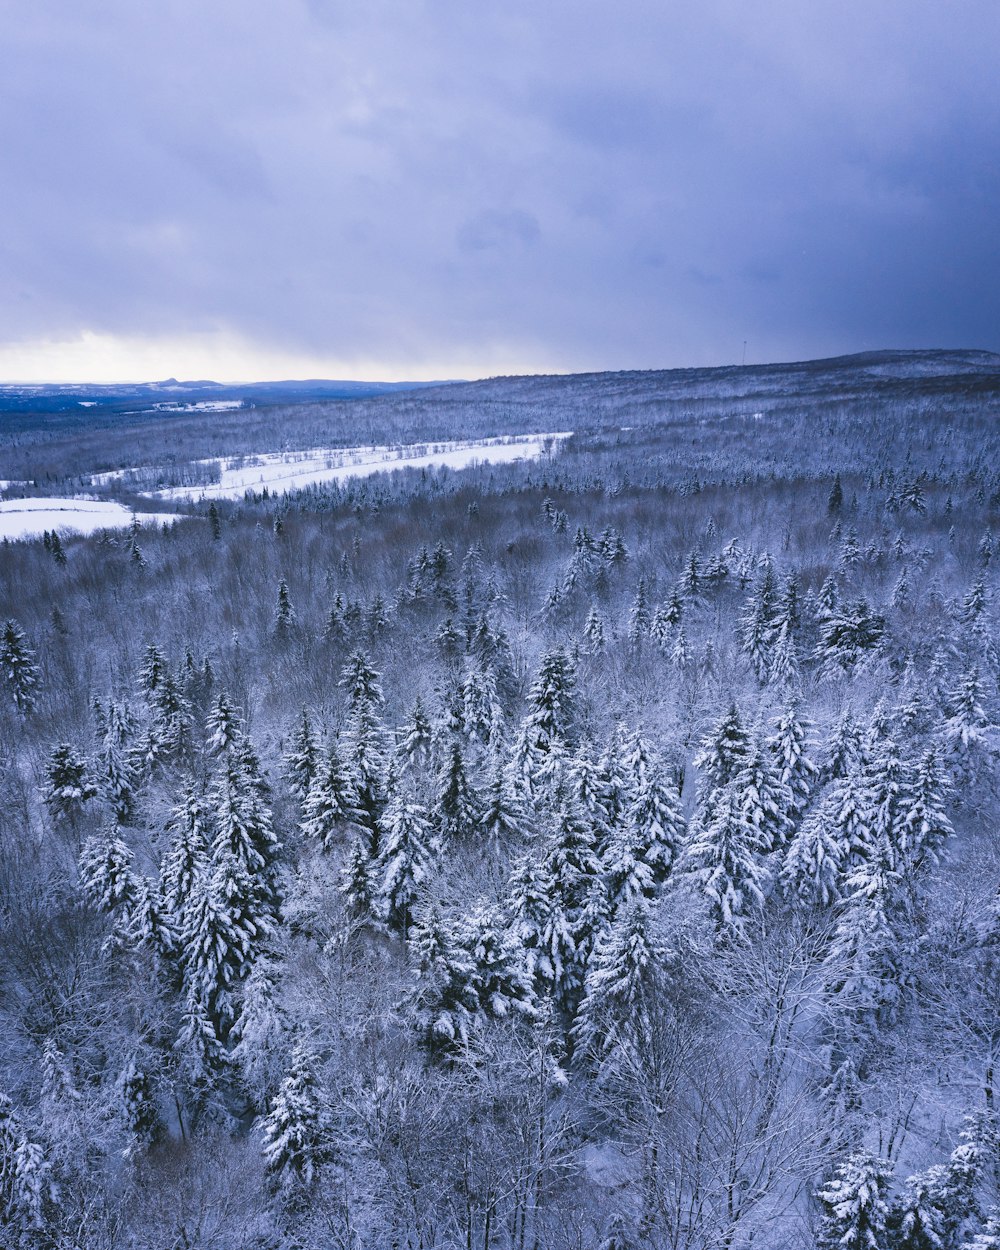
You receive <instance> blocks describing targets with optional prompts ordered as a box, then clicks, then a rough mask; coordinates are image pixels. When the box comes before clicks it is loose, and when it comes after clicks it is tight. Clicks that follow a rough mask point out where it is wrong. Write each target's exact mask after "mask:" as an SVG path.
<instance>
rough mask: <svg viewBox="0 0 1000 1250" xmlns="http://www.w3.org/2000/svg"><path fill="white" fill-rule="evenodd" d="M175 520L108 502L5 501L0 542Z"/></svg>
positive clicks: (0, 508) (171, 514) (0, 509)
mask: <svg viewBox="0 0 1000 1250" xmlns="http://www.w3.org/2000/svg"><path fill="white" fill-rule="evenodd" d="M133 518H135V520H137V521H138V522H139V524H140V525H160V524H164V523H170V522H172V521H177V520H179V519H180V518H179V516H178V514H177V513H176V512H132V510H131V509H130V508H126V507H124V506H123V505H122V504H120V503H114V502H113V501H112V500H110V499H58V498H38V499H7V500H4V501H2V502H0V539H3V538H11V539H18V538H38V537H39V536H40V535H41V534H43V533H44V532H45V531H46V530H58V531H59V532H60V533H62V534H93V533H95V532H96V531H97V530H105V529H127V528H128V526H130V525H131V524H132V520H133Z"/></svg>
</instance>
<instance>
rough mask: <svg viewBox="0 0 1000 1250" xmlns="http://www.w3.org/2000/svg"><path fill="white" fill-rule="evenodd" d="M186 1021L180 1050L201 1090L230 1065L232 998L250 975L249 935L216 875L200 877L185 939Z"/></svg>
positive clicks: (182, 944) (188, 912)
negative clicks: (247, 971)
mask: <svg viewBox="0 0 1000 1250" xmlns="http://www.w3.org/2000/svg"><path fill="white" fill-rule="evenodd" d="M180 952H181V961H182V971H183V987H184V1019H183V1023H182V1026H181V1032H180V1036H179V1037H178V1041H177V1045H178V1048H179V1049H180V1050H181V1051H182V1052H183V1053H184V1054H185V1058H186V1066H187V1068H188V1071H189V1074H190V1076H191V1077H192V1079H193V1084H194V1085H195V1087H196V1089H199V1090H203V1089H205V1088H206V1087H207V1086H209V1085H211V1084H212V1083H213V1082H214V1080H215V1078H216V1077H217V1075H218V1074H219V1072H220V1071H221V1070H222V1068H223V1067H224V1066H225V1064H226V1060H227V1055H226V1041H227V1039H228V1037H229V1032H230V1029H231V1028H232V1025H233V1020H234V1018H235V1008H234V1005H233V992H234V988H235V985H236V983H237V981H238V979H239V977H240V976H241V975H242V974H243V972H244V971H245V969H246V959H247V954H248V951H247V934H246V933H245V932H243V931H241V930H240V927H239V925H238V923H237V919H236V918H235V917H234V916H233V914H232V912H231V910H230V907H229V904H228V901H227V899H226V896H225V893H224V890H223V883H222V882H221V881H220V880H219V879H218V876H217V875H216V874H212V875H211V876H209V875H208V874H205V875H202V876H200V877H198V878H197V879H196V881H195V886H194V891H193V892H192V895H191V898H190V900H189V902H188V906H187V909H186V912H185V916H184V928H183V930H182V932H181V935H180Z"/></svg>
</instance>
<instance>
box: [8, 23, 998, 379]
mask: <svg viewBox="0 0 1000 1250" xmlns="http://www.w3.org/2000/svg"><path fill="white" fill-rule="evenodd" d="M0 24H2V25H0V29H2V31H3V36H4V69H3V72H2V76H0V167H2V175H3V177H2V183H0V185H2V187H3V195H2V196H0V272H2V273H3V275H4V281H3V284H2V287H0V342H4V343H6V344H10V343H13V342H19V341H25V342H30V341H32V340H35V339H53V338H57V339H58V338H61V337H65V338H72V337H73V336H74V335H77V334H79V333H80V332H81V331H84V330H86V331H90V332H93V333H97V334H105V335H112V336H114V335H119V336H132V337H135V336H148V337H150V338H151V339H155V338H158V337H160V338H164V339H170V338H171V337H177V336H190V335H197V334H200V333H206V334H207V333H210V332H213V331H220V330H221V331H225V332H229V333H231V334H233V335H235V336H238V337H239V338H241V339H242V340H245V341H246V342H247V343H248V344H253V343H258V344H268V345H270V346H271V347H272V348H274V349H275V350H278V351H285V352H287V353H289V355H290V356H291V355H297V356H299V357H302V358H307V357H308V358H313V359H316V360H329V361H340V362H349V361H351V360H352V359H357V360H367V361H371V360H378V361H382V362H384V364H385V368H384V370H383V371H384V372H386V373H390V372H397V373H399V372H402V373H405V372H407V370H410V371H414V370H416V369H419V368H421V367H422V366H423V365H424V364H430V363H433V364H435V365H441V364H445V363H446V362H448V361H449V360H459V359H460V360H462V361H476V360H478V361H481V362H482V367H483V369H489V368H490V367H491V366H492V364H493V363H494V362H495V361H498V360H502V361H503V362H505V363H507V364H509V363H510V362H511V361H518V360H522V361H523V362H524V364H525V365H526V366H535V367H537V366H538V365H548V366H551V367H556V368H577V367H591V366H593V367H603V366H610V367H615V366H650V365H657V364H676V363H688V362H691V363H695V362H715V361H724V360H729V359H734V358H737V357H738V355H739V352H740V350H741V347H742V341H743V339H744V338H746V339H748V340H749V341H750V354H751V356H752V358H754V359H763V358H772V359H773V358H788V357H795V356H799V357H801V356H805V355H811V354H818V353H823V352H831V351H840V350H849V349H851V348H854V347H859V346H876V345H892V346H915V345H941V346H946V345H963V346H983V347H994V348H996V347H998V346H1000V341H998V333H997V326H998V325H1000V301H998V295H997V291H998V290H1000V249H997V247H996V245H995V233H996V220H997V213H998V208H1000V173H998V170H1000V92H998V91H997V90H996V87H995V73H996V68H997V66H996V51H995V49H996V48H997V47H998V46H1000V9H998V6H996V5H995V4H994V3H992V0H975V2H970V3H963V4H958V5H951V6H942V5H940V4H928V3H921V2H918V0H906V2H899V3H897V2H895V0H890V2H887V3H879V4H875V5H871V4H868V5H862V4H857V3H850V2H848V3H842V4H840V5H838V6H835V7H834V6H827V7H826V8H824V9H820V7H819V6H812V5H804V4H801V3H796V4H792V3H773V2H765V3H763V4H761V5H746V4H744V3H735V2H734V3H722V2H720V0H716V2H714V3H711V2H710V3H706V4H699V5H697V6H694V5H691V6H673V5H665V4H663V3H662V2H658V3H652V2H650V3H643V2H640V0H624V2H623V3H618V4H616V5H614V6H612V5H611V4H597V3H590V2H588V0H582V2H578V3H574V4H569V3H563V0H552V2H551V3H547V4H542V5H539V4H538V3H537V2H535V0H532V2H528V0H509V2H508V3H505V4H503V5H494V4H491V3H487V4H483V5H469V4H467V3H458V2H457V0H438V2H433V0H424V2H421V0H398V3H391V2H389V0H374V2H372V3H366V4H363V5H362V4H355V3H351V4H346V3H334V2H333V0H329V2H327V0H311V3H307V4H300V3H297V2H296V0H289V2H288V3H285V4H281V5H278V4H274V3H270V2H269V3H264V2H263V0H249V2H248V0H243V2H241V3H239V4H237V3H231V2H229V0H220V2H216V3H213V4H209V5H206V4H196V3H194V2H193V0H164V2H162V3H157V4H155V5H136V4H134V3H131V2H130V0H106V3H104V4H102V5H101V6H85V5H74V4H70V3H68V0H62V2H61V3H54V2H51V0H50V2H48V3H46V0H35V3H33V4H32V5H30V6H28V5H21V4H14V3H12V2H11V3H7V4H6V5H4V6H3V7H2V8H0Z"/></svg>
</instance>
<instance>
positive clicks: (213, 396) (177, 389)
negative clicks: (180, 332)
mask: <svg viewBox="0 0 1000 1250" xmlns="http://www.w3.org/2000/svg"><path fill="white" fill-rule="evenodd" d="M437 385H440V383H437V382H354V381H344V380H330V379H325V378H309V379H306V380H288V381H282V382H233V383H231V382H212V381H210V380H207V379H199V380H197V381H188V382H178V380H177V379H176V378H167V379H166V380H165V381H163V382H123V383H115V384H99V383H93V382H78V383H45V382H42V383H37V384H26V383H10V384H0V412H67V411H74V410H77V409H87V408H99V409H109V408H110V409H115V410H117V411H121V412H148V411H153V410H156V411H163V412H167V413H169V412H170V411H181V412H188V411H190V410H191V409H195V408H201V409H202V410H206V409H207V410H209V411H211V409H212V408H222V407H223V406H224V407H226V408H232V407H255V406H256V405H258V404H287V403H298V402H305V401H308V402H314V401H318V400H326V399H370V398H371V397H373V396H375V395H389V394H393V393H395V392H397V391H412V390H417V389H419V388H421V387H427V386H437Z"/></svg>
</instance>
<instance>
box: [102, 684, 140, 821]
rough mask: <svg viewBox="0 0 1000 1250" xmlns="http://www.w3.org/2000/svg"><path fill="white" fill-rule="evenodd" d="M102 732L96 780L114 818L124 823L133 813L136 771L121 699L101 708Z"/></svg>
mask: <svg viewBox="0 0 1000 1250" xmlns="http://www.w3.org/2000/svg"><path fill="white" fill-rule="evenodd" d="M101 718H102V722H103V723H102V726H101V728H102V735H101V741H100V746H99V748H98V752H97V758H96V761H95V774H96V776H95V780H96V783H97V785H98V787H99V790H100V793H101V797H102V798H103V799H104V801H105V802H106V803H107V804H108V806H109V807H110V808H111V811H112V814H113V816H114V818H115V820H116V821H117V822H118V824H120V825H127V824H129V823H130V821H131V820H132V817H133V816H134V815H135V803H136V793H135V791H136V781H137V779H136V775H135V767H134V765H133V763H132V750H133V746H134V742H133V735H134V728H135V727H134V725H133V722H132V717H131V715H130V714H129V711H128V709H127V708H126V707H125V705H124V704H123V703H118V702H116V701H115V700H113V699H112V700H111V701H110V702H109V703H108V706H107V708H106V709H102V713H101Z"/></svg>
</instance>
